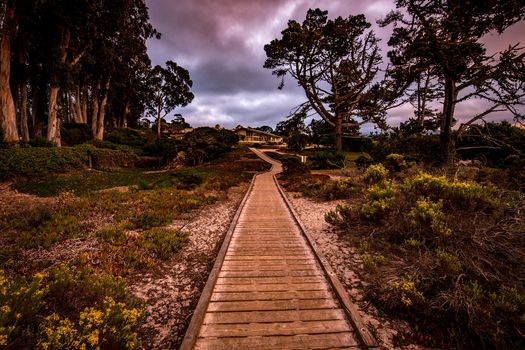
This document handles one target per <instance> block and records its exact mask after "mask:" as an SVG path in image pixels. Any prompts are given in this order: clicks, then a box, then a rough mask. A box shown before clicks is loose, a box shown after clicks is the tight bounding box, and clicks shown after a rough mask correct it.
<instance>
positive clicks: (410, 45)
mask: <svg viewBox="0 0 525 350" xmlns="http://www.w3.org/2000/svg"><path fill="white" fill-rule="evenodd" d="M396 5H397V8H398V11H393V12H391V13H390V14H389V15H388V16H387V17H386V18H385V19H384V20H383V21H382V24H383V25H388V24H392V23H393V24H394V25H395V27H394V31H393V34H392V36H391V38H390V40H389V42H388V44H389V45H390V46H391V47H392V48H393V49H392V50H391V51H390V52H389V53H388V56H389V58H390V61H391V63H392V67H391V70H390V75H391V76H392V77H393V78H394V79H397V80H398V81H403V82H404V83H405V84H410V83H418V82H421V77H422V76H423V75H424V74H427V75H428V78H429V81H431V82H432V83H433V84H435V89H437V90H438V93H436V94H434V95H432V96H426V98H427V99H429V100H434V101H436V100H437V101H439V102H441V103H442V110H441V113H440V124H441V125H440V133H441V143H442V157H443V162H444V164H447V165H450V164H451V163H452V161H453V147H454V146H453V139H452V131H451V130H452V126H453V123H454V116H455V109H456V107H457V105H459V104H460V103H462V102H466V101H469V100H473V99H480V100H484V101H486V102H488V107H487V108H486V109H485V110H483V111H481V112H479V113H476V114H474V115H471V116H469V118H468V119H467V121H465V122H464V123H463V125H461V126H460V130H461V129H462V128H464V127H465V126H468V125H471V124H472V123H474V122H476V121H478V120H481V119H483V118H485V117H486V116H487V115H489V114H491V113H494V112H497V111H507V112H509V113H511V114H513V115H515V116H516V117H517V118H520V117H521V118H522V116H520V115H519V109H518V106H522V105H523V103H524V102H525V100H524V97H525V92H524V87H525V79H524V72H525V66H524V57H525V53H524V51H523V48H521V47H519V46H518V44H515V45H511V46H510V47H508V48H507V49H506V50H504V51H502V52H500V53H498V54H497V55H489V54H488V53H487V51H486V47H485V46H484V44H483V42H482V41H481V40H480V39H482V38H483V37H484V36H485V35H487V34H489V33H492V32H497V33H502V32H503V31H505V30H506V29H507V28H508V27H509V26H511V25H512V24H514V23H516V22H517V21H520V20H522V19H523V18H524V14H525V5H524V4H523V2H522V1H519V0H516V1H495V0H483V1H459V0H440V1H423V0H398V1H396ZM417 90H418V95H419V96H421V89H417ZM427 91H428V90H427ZM420 107H421V106H420ZM422 112H423V113H426V112H428V111H426V110H425V111H422ZM420 119H421V120H422V118H420Z"/></svg>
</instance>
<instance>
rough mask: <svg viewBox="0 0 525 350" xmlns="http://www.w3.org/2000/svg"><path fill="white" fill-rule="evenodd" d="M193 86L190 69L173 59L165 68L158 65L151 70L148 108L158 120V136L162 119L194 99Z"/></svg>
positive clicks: (158, 135)
mask: <svg viewBox="0 0 525 350" xmlns="http://www.w3.org/2000/svg"><path fill="white" fill-rule="evenodd" d="M192 86H193V82H192V80H191V79H190V73H189V72H188V70H186V69H185V68H183V67H181V66H179V65H178V64H177V63H175V62H173V61H167V62H166V67H165V68H164V67H161V66H159V65H157V66H155V67H154V68H153V69H152V70H151V72H150V75H149V80H148V87H149V89H150V95H149V99H148V102H147V108H148V113H149V114H150V115H152V116H154V117H155V119H156V120H157V137H159V138H160V132H161V120H162V119H163V118H164V117H166V116H167V115H168V113H170V112H171V111H173V110H174V109H175V108H176V107H184V106H187V105H188V104H189V103H190V102H191V101H192V100H193V97H194V95H193V93H192V92H191V87H192Z"/></svg>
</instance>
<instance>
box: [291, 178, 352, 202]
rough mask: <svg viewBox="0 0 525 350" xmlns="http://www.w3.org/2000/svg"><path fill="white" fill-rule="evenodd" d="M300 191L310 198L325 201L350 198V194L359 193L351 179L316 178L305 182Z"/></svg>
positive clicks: (302, 183)
mask: <svg viewBox="0 0 525 350" xmlns="http://www.w3.org/2000/svg"><path fill="white" fill-rule="evenodd" d="M299 190H300V191H301V192H303V193H304V194H305V195H307V196H308V197H312V198H315V199H323V200H332V199H342V198H348V196H349V195H350V194H352V193H354V192H355V191H357V189H356V187H355V185H354V183H353V182H352V180H351V179H350V178H341V179H338V180H330V179H325V178H324V177H320V178H319V177H315V176H311V177H309V178H307V179H306V180H303V181H302V182H301V184H300V186H299Z"/></svg>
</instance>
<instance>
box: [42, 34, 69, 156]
mask: <svg viewBox="0 0 525 350" xmlns="http://www.w3.org/2000/svg"><path fill="white" fill-rule="evenodd" d="M70 39H71V31H70V30H69V28H68V29H65V30H64V32H63V33H62V40H61V42H60V47H59V50H60V51H59V52H60V56H59V59H58V62H59V64H60V65H63V64H65V63H66V58H67V49H68V47H69V40H70ZM57 84H58V82H56V81H55V82H51V89H50V92H49V105H48V107H49V113H48V119H47V139H48V140H49V141H52V142H55V143H56V145H57V146H59V147H60V135H59V134H60V126H59V120H58V104H57V98H58V91H59V90H60V88H59V87H58V86H56V85H57ZM66 101H67V100H66Z"/></svg>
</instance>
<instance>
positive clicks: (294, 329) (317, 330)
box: [199, 320, 348, 337]
mask: <svg viewBox="0 0 525 350" xmlns="http://www.w3.org/2000/svg"><path fill="white" fill-rule="evenodd" d="M345 331H346V332H348V324H347V323H346V321H345V320H330V321H308V322H273V323H241V324H210V325H206V324H205V325H203V327H202V329H201V332H200V335H199V336H200V337H253V336H265V337H266V336H272V335H299V334H322V333H339V332H345Z"/></svg>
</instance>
